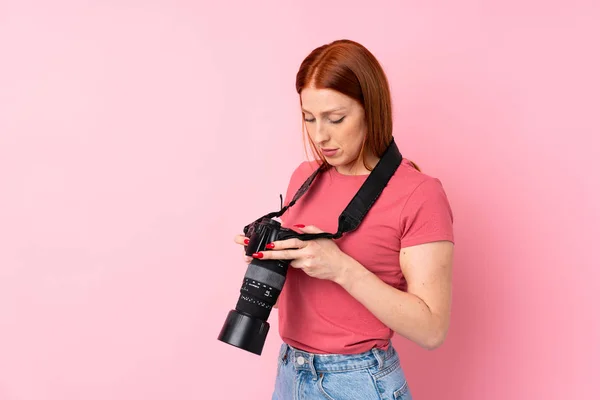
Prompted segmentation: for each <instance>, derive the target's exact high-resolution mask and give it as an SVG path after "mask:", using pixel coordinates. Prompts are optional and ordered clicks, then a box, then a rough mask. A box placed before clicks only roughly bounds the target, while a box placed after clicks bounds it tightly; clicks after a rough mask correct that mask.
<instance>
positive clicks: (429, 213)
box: [400, 177, 454, 247]
mask: <svg viewBox="0 0 600 400" xmlns="http://www.w3.org/2000/svg"><path fill="white" fill-rule="evenodd" d="M453 223H454V217H453V213H452V209H451V207H450V203H449V201H448V197H447V196H446V192H445V191H444V188H443V187H442V183H441V182H440V180H439V179H437V178H431V177H430V178H428V179H426V180H425V181H423V182H421V183H420V184H419V186H418V187H417V188H416V189H415V190H414V191H413V193H412V194H411V195H410V197H409V198H408V200H407V202H406V204H405V205H404V208H403V210H402V213H401V215H400V232H401V236H400V246H401V247H409V246H415V245H418V244H423V243H428V242H435V241H440V240H448V241H451V242H453V243H454V229H453Z"/></svg>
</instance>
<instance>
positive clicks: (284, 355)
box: [279, 343, 289, 364]
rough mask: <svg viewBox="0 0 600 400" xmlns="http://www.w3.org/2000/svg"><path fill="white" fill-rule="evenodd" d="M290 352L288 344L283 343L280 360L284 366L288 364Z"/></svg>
mask: <svg viewBox="0 0 600 400" xmlns="http://www.w3.org/2000/svg"><path fill="white" fill-rule="evenodd" d="M288 350H289V347H288V344H287V343H283V344H282V345H281V349H279V360H280V361H281V362H282V363H284V364H285V363H286V360H287V354H288Z"/></svg>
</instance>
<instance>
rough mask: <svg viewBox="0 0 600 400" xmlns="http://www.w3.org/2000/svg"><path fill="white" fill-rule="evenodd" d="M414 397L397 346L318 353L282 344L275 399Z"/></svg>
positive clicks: (390, 399)
mask: <svg viewBox="0 0 600 400" xmlns="http://www.w3.org/2000/svg"><path fill="white" fill-rule="evenodd" d="M319 399H320V400H412V395H411V393H410V390H409V387H408V384H407V382H406V377H405V375H404V371H403V370H402V367H401V365H400V359H399V357H398V354H397V353H396V350H395V349H394V347H393V345H392V344H390V346H389V347H388V350H386V351H384V350H379V349H373V350H370V351H367V352H364V353H361V354H355V355H344V354H314V353H307V352H305V351H301V350H298V349H295V348H293V347H291V346H289V345H287V344H285V343H284V344H283V345H282V346H281V350H280V353H279V359H278V364H277V378H276V380H275V389H274V392H273V397H272V398H271V400H319Z"/></svg>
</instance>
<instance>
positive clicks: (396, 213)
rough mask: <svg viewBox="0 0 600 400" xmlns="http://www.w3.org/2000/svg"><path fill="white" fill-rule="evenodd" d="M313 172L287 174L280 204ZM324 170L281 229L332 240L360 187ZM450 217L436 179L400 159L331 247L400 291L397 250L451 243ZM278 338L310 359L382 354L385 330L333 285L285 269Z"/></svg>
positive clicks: (310, 166)
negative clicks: (357, 220)
mask: <svg viewBox="0 0 600 400" xmlns="http://www.w3.org/2000/svg"><path fill="white" fill-rule="evenodd" d="M315 168H316V163H315V162H308V161H307V162H303V163H302V164H301V165H300V166H299V167H298V168H297V169H296V170H295V171H294V172H293V174H292V177H291V179H290V183H289V186H288V189H287V194H286V200H285V204H288V203H289V201H290V200H291V199H292V197H293V196H294V194H295V193H296V191H297V190H298V188H299V187H300V186H301V185H302V183H303V182H304V181H305V180H306V178H307V177H308V176H309V175H310V174H311V173H312V172H313V171H314V169H315ZM366 178H367V175H359V176H350V175H343V174H340V173H339V172H337V171H336V170H335V168H331V169H330V170H328V171H326V172H322V173H320V174H319V176H318V177H317V179H316V180H315V181H314V182H313V184H312V186H311V187H310V189H309V190H308V192H306V193H305V194H304V196H303V197H302V198H301V199H300V200H299V201H298V202H297V203H296V204H295V205H294V206H292V207H291V208H290V209H288V210H287V211H286V213H285V214H284V215H283V216H282V217H281V220H282V225H283V226H285V227H288V228H291V227H292V225H294V224H304V225H315V226H317V227H319V228H320V229H322V230H324V231H327V232H331V233H335V232H336V231H337V228H338V226H337V224H338V217H339V215H340V213H341V212H342V211H343V210H344V208H346V206H347V205H348V203H349V202H350V200H351V199H352V197H353V196H354V195H355V194H356V192H357V191H358V189H359V188H360V187H361V185H362V184H363V183H364V181H365V180H366ZM452 223H453V217H452V211H451V208H450V205H449V202H448V199H447V197H446V194H445V192H444V189H443V187H442V185H441V183H440V181H439V180H438V179H437V178H433V177H430V176H427V175H426V174H424V173H421V172H419V171H418V170H416V169H415V168H414V167H413V165H412V164H411V163H410V161H408V160H406V159H404V160H403V161H402V164H401V165H400V166H399V167H398V170H397V171H396V173H395V175H394V176H393V177H392V178H391V180H390V182H389V184H388V186H387V187H386V188H385V189H384V190H383V192H382V194H381V196H380V197H379V199H378V200H377V201H376V202H375V204H374V205H373V207H372V208H371V210H370V211H369V212H368V213H367V215H366V217H365V218H364V219H363V222H362V223H361V225H360V226H359V227H358V229H356V230H355V231H353V232H350V233H346V234H345V235H344V237H342V238H341V239H337V240H336V243H337V244H338V246H339V248H340V249H341V250H342V251H343V252H345V253H347V254H348V255H350V256H351V257H353V258H354V259H356V260H357V261H358V262H360V263H361V264H362V265H363V266H364V267H366V268H367V269H369V270H370V271H372V272H373V273H375V274H376V275H377V276H378V277H379V278H380V279H382V280H383V281H384V282H386V283H388V284H390V285H392V286H394V287H396V288H399V289H401V290H406V280H405V279H404V277H403V275H402V271H401V269H400V261H399V253H400V249H401V248H403V247H407V246H414V245H418V244H421V243H426V242H432V241H437V240H450V241H454V236H453V229H452ZM278 315H279V333H280V335H281V338H282V340H283V341H284V342H286V343H288V344H289V345H291V346H293V347H296V348H299V349H302V350H305V351H309V352H314V353H339V354H351V353H360V352H363V351H367V350H370V349H371V348H373V347H379V348H386V347H387V345H388V340H389V339H390V338H391V337H392V336H393V334H394V333H393V331H392V330H391V329H389V328H388V327H386V326H385V325H384V324H383V323H381V322H380V321H379V320H378V319H377V318H376V317H375V316H373V314H372V313H371V312H370V311H368V310H367V309H366V308H365V307H364V306H363V305H362V304H360V303H359V302H358V301H357V300H355V299H354V298H353V297H352V296H351V295H350V294H349V293H348V292H346V291H345V290H344V289H343V288H342V287H341V286H339V285H338V284H336V283H334V282H332V281H330V280H324V279H318V278H312V277H309V276H308V275H306V273H304V272H303V271H302V270H300V269H296V268H292V267H290V268H289V270H288V274H287V280H286V283H285V285H284V288H283V290H282V292H281V295H280V296H279V305H278Z"/></svg>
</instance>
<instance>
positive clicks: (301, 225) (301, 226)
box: [294, 224, 306, 228]
mask: <svg viewBox="0 0 600 400" xmlns="http://www.w3.org/2000/svg"><path fill="white" fill-rule="evenodd" d="M294 226H296V227H298V228H304V227H306V225H304V224H296V225H294Z"/></svg>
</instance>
